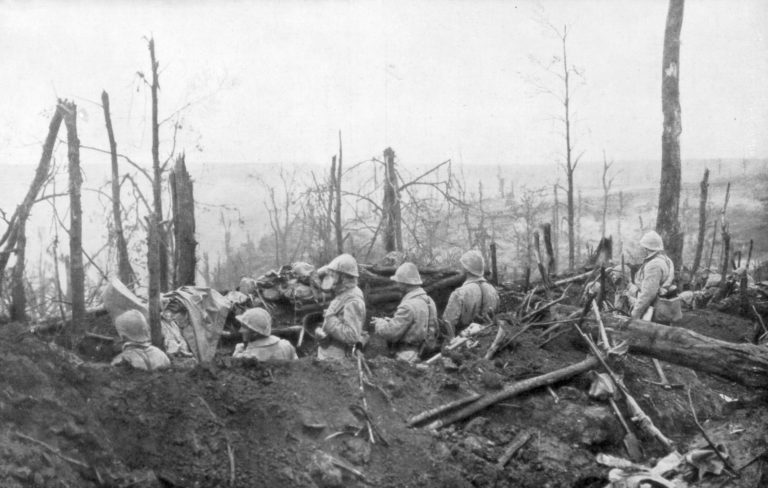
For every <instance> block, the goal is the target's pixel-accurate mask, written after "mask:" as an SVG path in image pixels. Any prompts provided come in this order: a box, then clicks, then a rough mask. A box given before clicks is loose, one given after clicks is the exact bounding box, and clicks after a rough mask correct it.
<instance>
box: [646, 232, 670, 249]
mask: <svg viewBox="0 0 768 488" xmlns="http://www.w3.org/2000/svg"><path fill="white" fill-rule="evenodd" d="M640 245H641V246H643V247H644V248H646V249H650V250H651V251H663V250H664V242H663V241H662V240H661V236H660V235H659V234H657V233H656V232H654V231H650V232H646V233H645V235H644V236H643V237H642V238H641V239H640Z"/></svg>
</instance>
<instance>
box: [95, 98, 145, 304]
mask: <svg viewBox="0 0 768 488" xmlns="http://www.w3.org/2000/svg"><path fill="white" fill-rule="evenodd" d="M101 105H102V108H103V109H104V122H105V124H106V126H107V137H108V138H109V152H110V156H111V161H112V219H113V221H114V225H115V245H116V247H117V268H118V276H119V277H120V281H122V282H123V283H125V284H126V285H127V286H128V287H130V288H131V289H133V285H134V281H136V274H135V273H134V272H133V268H132V267H131V261H130V260H129V259H128V244H127V242H126V240H125V234H124V233H123V217H122V212H121V207H120V173H119V171H118V165H117V142H115V133H114V131H113V129H112V116H111V115H110V111H109V94H108V93H107V92H106V91H102V92H101Z"/></svg>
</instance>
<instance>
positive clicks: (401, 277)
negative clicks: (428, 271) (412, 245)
mask: <svg viewBox="0 0 768 488" xmlns="http://www.w3.org/2000/svg"><path fill="white" fill-rule="evenodd" d="M390 279H391V280H392V281H396V282H398V283H403V284H404V285H420V284H421V283H422V281H421V275H420V274H419V269H418V268H417V267H416V265H415V264H413V263H403V264H401V265H400V266H399V267H398V268H397V271H395V275H394V276H393V277H392V278H390Z"/></svg>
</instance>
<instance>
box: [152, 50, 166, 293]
mask: <svg viewBox="0 0 768 488" xmlns="http://www.w3.org/2000/svg"><path fill="white" fill-rule="evenodd" d="M148 44H149V59H150V62H151V63H152V66H151V69H152V84H151V85H150V89H151V93H152V201H153V209H154V213H155V215H156V217H157V221H158V226H159V227H158V229H157V233H158V234H157V238H158V241H159V243H160V248H159V250H158V253H159V254H158V268H157V270H155V271H157V272H158V273H159V276H158V279H159V286H160V291H161V292H164V291H167V290H168V247H167V239H166V237H165V230H164V228H163V226H162V222H161V221H162V219H163V195H162V183H163V171H162V168H161V167H160V124H159V123H158V121H157V104H158V100H157V90H159V89H160V82H159V80H158V76H159V75H158V68H159V67H160V63H159V62H158V61H157V58H156V57H155V39H154V38H150V39H149V43H148ZM149 271H150V273H152V272H153V270H152V269H151V268H150V270H149Z"/></svg>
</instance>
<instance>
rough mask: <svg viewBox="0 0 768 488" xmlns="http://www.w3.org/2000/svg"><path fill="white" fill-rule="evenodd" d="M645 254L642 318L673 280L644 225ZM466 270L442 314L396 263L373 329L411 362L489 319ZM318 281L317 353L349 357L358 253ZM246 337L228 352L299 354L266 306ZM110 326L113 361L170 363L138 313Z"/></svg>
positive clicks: (483, 292)
mask: <svg viewBox="0 0 768 488" xmlns="http://www.w3.org/2000/svg"><path fill="white" fill-rule="evenodd" d="M640 246H641V247H642V248H643V249H644V250H645V253H646V257H645V260H644V261H643V264H642V266H641V268H640V270H639V271H638V272H637V273H636V275H635V280H634V283H632V284H631V285H630V287H629V288H628V290H627V292H626V295H627V296H628V298H629V302H630V305H631V311H630V315H631V316H632V317H633V318H646V319H648V320H650V317H647V313H648V311H649V310H651V309H652V307H653V304H654V303H655V302H656V300H657V298H658V297H660V296H664V295H665V294H666V293H667V291H668V290H669V289H670V288H671V286H672V283H673V280H674V266H673V263H672V261H671V260H670V259H669V257H668V256H667V255H666V254H665V252H664V245H663V243H662V239H661V237H660V236H659V235H658V234H657V233H656V232H648V233H646V234H645V235H644V236H643V238H642V239H641V240H640ZM459 262H460V265H461V270H462V272H463V273H464V275H465V279H464V282H463V284H462V285H461V286H460V287H459V288H457V289H456V290H454V291H453V292H452V293H451V295H450V298H449V299H448V304H447V305H446V307H445V310H444V311H443V316H442V320H440V318H439V317H438V312H437V307H436V306H435V302H434V301H433V300H432V298H431V297H430V296H429V295H428V294H427V292H426V291H425V290H424V288H422V279H421V276H420V274H419V270H418V268H417V267H416V265H415V264H414V263H411V262H405V263H403V264H401V265H400V266H399V267H398V268H397V270H396V271H395V274H394V276H392V278H391V279H392V281H394V282H395V283H397V285H398V287H399V288H400V291H401V292H402V293H403V298H402V300H401V301H400V304H399V305H398V307H397V310H396V311H395V313H394V315H393V316H392V317H373V318H372V319H371V325H372V326H373V327H372V328H373V332H374V334H377V335H379V336H381V337H382V338H383V339H384V340H386V342H387V343H388V344H389V346H390V351H391V352H392V354H393V356H394V357H396V358H397V359H400V360H403V361H407V362H409V363H414V362H417V361H418V360H419V359H420V351H421V349H422V346H423V345H424V343H425V341H427V340H428V338H429V337H430V335H434V334H436V333H437V331H438V330H442V332H443V334H442V335H443V337H444V338H446V339H451V338H452V337H453V336H454V335H455V334H458V333H460V332H461V331H462V330H463V329H465V328H466V327H468V326H469V325H470V324H471V323H472V322H476V321H488V320H489V319H490V318H491V317H492V316H493V314H494V313H495V312H496V310H497V308H498V305H499V294H498V292H497V290H496V288H495V287H494V286H493V285H491V284H490V283H488V282H487V281H486V279H485V277H484V275H485V262H484V260H483V257H482V255H481V254H480V253H479V252H478V251H475V250H471V251H467V252H466V253H464V254H463V255H462V256H461V259H460V260H459ZM318 275H319V277H320V278H321V280H322V282H321V283H322V285H321V287H322V288H323V289H324V290H326V291H330V292H332V293H333V299H332V301H331V302H330V304H329V305H328V308H326V310H325V311H324V313H323V322H322V325H319V326H318V327H316V328H315V330H314V336H315V339H316V340H317V341H318V351H317V358H318V359H320V360H340V359H344V358H346V357H349V356H350V355H351V353H352V351H353V350H354V348H356V347H360V346H362V345H364V344H365V343H366V342H367V340H368V333H367V332H366V330H365V327H364V324H365V320H366V305H365V299H364V296H363V292H362V290H361V289H360V287H359V286H358V278H359V272H358V267H357V261H356V260H355V258H354V257H353V256H351V255H349V254H341V255H339V256H337V257H336V258H334V259H333V260H332V261H331V262H330V263H328V265H326V266H323V267H322V268H320V269H319V270H318ZM237 319H238V321H239V322H240V324H241V328H240V332H241V334H242V338H243V342H242V343H240V344H238V345H237V346H236V348H235V351H234V353H233V357H236V358H255V359H257V360H259V361H267V360H271V359H281V360H291V359H297V358H298V357H297V355H296V351H295V349H294V347H293V345H292V344H291V343H290V342H288V341H286V340H284V339H280V338H278V337H277V336H274V335H272V334H271V332H272V317H271V316H270V314H269V312H267V311H266V310H265V309H263V308H259V307H257V308H252V309H249V310H247V311H245V312H244V313H243V314H241V315H238V316H237ZM115 326H116V328H117V331H118V334H119V335H120V337H121V338H122V340H123V341H124V342H123V344H124V345H123V352H122V353H121V354H120V355H118V356H117V357H116V358H115V359H114V360H113V363H112V364H118V363H121V362H127V363H129V364H131V365H132V366H134V367H136V368H140V369H146V370H154V369H162V368H165V367H168V366H169V365H170V361H169V360H168V357H167V356H166V355H165V353H163V352H162V351H161V350H160V349H158V348H156V347H154V346H152V345H151V343H150V332H149V325H148V324H147V321H146V319H145V318H144V316H143V314H141V313H140V312H138V311H135V310H134V311H128V312H125V313H123V314H122V315H120V316H119V317H117V319H116V320H115Z"/></svg>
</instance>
